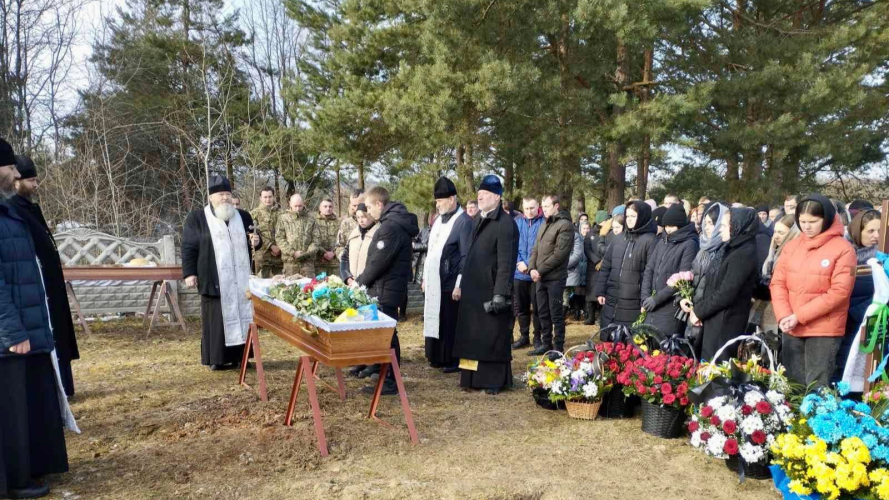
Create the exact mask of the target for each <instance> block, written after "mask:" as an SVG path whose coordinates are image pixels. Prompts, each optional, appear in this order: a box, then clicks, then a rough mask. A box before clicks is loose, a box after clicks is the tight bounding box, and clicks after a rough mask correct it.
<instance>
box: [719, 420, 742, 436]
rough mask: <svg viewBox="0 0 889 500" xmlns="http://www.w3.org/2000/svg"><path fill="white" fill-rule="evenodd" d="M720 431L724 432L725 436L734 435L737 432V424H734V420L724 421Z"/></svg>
mask: <svg viewBox="0 0 889 500" xmlns="http://www.w3.org/2000/svg"><path fill="white" fill-rule="evenodd" d="M722 430H723V431H725V433H726V434H734V433H735V431H736V430H738V424H736V423H735V421H734V420H726V421H725V423H724V424H722Z"/></svg>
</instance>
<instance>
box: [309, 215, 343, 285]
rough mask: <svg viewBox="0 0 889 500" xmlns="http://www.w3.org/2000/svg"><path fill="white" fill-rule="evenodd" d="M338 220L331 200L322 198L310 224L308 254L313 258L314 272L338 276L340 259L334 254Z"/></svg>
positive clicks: (338, 225)
mask: <svg viewBox="0 0 889 500" xmlns="http://www.w3.org/2000/svg"><path fill="white" fill-rule="evenodd" d="M339 227H340V221H339V220H338V219H337V218H336V215H334V214H333V201H331V199H330V198H324V199H322V200H321V203H320V204H319V205H318V214H317V215H316V216H315V220H314V224H313V225H312V233H311V234H312V236H311V238H312V239H311V242H310V243H309V248H308V250H307V252H308V254H309V255H311V256H312V257H313V258H314V259H315V272H316V273H318V274H321V273H327V275H328V276H339V274H340V261H339V259H338V258H337V256H336V252H335V250H336V234H337V231H338V230H339Z"/></svg>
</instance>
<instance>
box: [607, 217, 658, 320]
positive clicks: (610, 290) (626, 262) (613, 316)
mask: <svg viewBox="0 0 889 500" xmlns="http://www.w3.org/2000/svg"><path fill="white" fill-rule="evenodd" d="M631 204H632V205H633V207H634V208H635V209H636V212H637V213H638V214H639V215H638V219H637V221H636V227H635V228H633V229H629V230H628V229H626V228H625V229H624V232H622V233H620V234H619V235H617V236H615V237H614V239H613V240H612V242H611V244H610V245H608V248H607V250H606V251H605V255H604V257H603V258H602V269H601V270H600V271H599V276H598V278H597V281H596V297H605V305H604V306H603V307H602V326H608V325H609V324H611V323H619V324H624V325H630V324H632V323H633V322H634V321H636V319H637V318H638V317H639V313H640V310H641V308H642V277H643V274H644V272H645V266H646V264H647V263H648V259H649V258H650V256H651V254H652V252H653V251H654V249H655V246H656V243H657V227H656V226H655V223H654V221H653V220H652V218H651V207H650V206H648V204H646V203H645V202H641V201H638V202H636V201H634V202H631ZM629 205H630V204H628V206H629Z"/></svg>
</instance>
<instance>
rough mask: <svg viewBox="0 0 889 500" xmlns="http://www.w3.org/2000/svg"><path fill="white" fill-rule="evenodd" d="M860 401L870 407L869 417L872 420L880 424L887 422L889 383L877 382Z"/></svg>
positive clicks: (888, 415) (888, 416)
mask: <svg viewBox="0 0 889 500" xmlns="http://www.w3.org/2000/svg"><path fill="white" fill-rule="evenodd" d="M862 401H864V402H865V403H867V404H868V405H870V407H871V415H872V416H873V417H874V418H876V419H877V420H879V421H880V422H882V423H886V422H887V421H889V414H887V413H886V410H889V383H886V382H883V381H880V382H877V384H876V385H874V386H873V387H871V389H870V391H868V392H867V393H866V394H865V395H864V397H863V398H862Z"/></svg>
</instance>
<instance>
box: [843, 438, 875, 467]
mask: <svg viewBox="0 0 889 500" xmlns="http://www.w3.org/2000/svg"><path fill="white" fill-rule="evenodd" d="M840 451H841V452H842V454H843V458H845V459H846V460H848V461H849V462H855V463H863V464H867V463H870V451H869V450H868V449H867V446H866V445H865V444H864V441H862V440H861V438H858V437H850V438H846V439H844V440H843V441H842V442H841V443H840Z"/></svg>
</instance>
